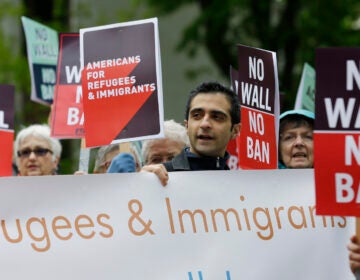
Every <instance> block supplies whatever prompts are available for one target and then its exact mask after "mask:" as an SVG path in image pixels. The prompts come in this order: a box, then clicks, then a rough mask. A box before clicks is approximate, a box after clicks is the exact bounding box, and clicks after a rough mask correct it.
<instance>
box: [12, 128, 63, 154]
mask: <svg viewBox="0 0 360 280" xmlns="http://www.w3.org/2000/svg"><path fill="white" fill-rule="evenodd" d="M28 136H35V137H38V138H41V139H44V140H46V141H47V142H48V143H49V144H50V147H51V150H52V152H53V154H52V158H53V160H55V159H56V158H60V156H61V151H62V146H61V143H60V141H59V140H58V139H56V138H53V137H51V130H50V127H49V126H48V125H46V124H33V125H30V126H28V127H25V128H23V129H21V130H20V131H19V133H18V134H17V136H16V139H15V142H14V156H15V158H16V159H17V153H18V151H19V148H20V144H21V142H22V141H23V140H24V139H25V138H26V137H28Z"/></svg>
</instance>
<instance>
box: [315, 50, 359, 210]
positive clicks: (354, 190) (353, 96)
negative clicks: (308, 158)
mask: <svg viewBox="0 0 360 280" xmlns="http://www.w3.org/2000/svg"><path fill="white" fill-rule="evenodd" d="M359 62H360V48H320V49H317V50H316V95H315V106H316V108H315V116H316V117H315V131H314V160H315V162H314V166H315V180H316V210H317V213H318V214H322V215H349V216H360V193H359V190H360V189H359V188H360V184H359V179H360V174H359V165H360V131H359V128H360V111H359V108H360V68H359Z"/></svg>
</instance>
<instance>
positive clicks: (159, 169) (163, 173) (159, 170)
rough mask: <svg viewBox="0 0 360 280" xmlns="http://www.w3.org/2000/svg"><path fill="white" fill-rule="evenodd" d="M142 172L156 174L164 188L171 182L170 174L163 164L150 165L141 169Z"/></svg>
mask: <svg viewBox="0 0 360 280" xmlns="http://www.w3.org/2000/svg"><path fill="white" fill-rule="evenodd" d="M140 172H152V173H155V174H156V175H157V176H158V177H159V180H160V182H161V185H163V186H164V187H165V186H166V185H167V182H168V180H169V174H168V172H167V170H166V168H165V166H164V165H163V164H149V165H145V166H144V167H143V168H141V170H140Z"/></svg>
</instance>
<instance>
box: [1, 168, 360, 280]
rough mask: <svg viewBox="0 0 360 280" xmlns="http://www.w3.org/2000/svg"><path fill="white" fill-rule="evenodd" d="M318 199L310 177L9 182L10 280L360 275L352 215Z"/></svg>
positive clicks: (240, 174) (4, 263) (5, 240)
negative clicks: (320, 209)
mask: <svg viewBox="0 0 360 280" xmlns="http://www.w3.org/2000/svg"><path fill="white" fill-rule="evenodd" d="M314 194H315V188H314V175H313V170H310V169H307V170H262V171H255V170H254V171H252V170H246V171H241V170H237V171H209V172H206V171H204V172H173V173H171V174H170V180H169V184H168V186H167V187H165V188H164V187H162V186H161V185H160V183H159V181H158V179H157V177H156V176H155V175H154V174H151V173H127V174H100V175H84V176H41V177H8V178H1V179H0V219H1V228H0V266H1V278H2V279H46V280H48V279H86V280H89V279H134V280H140V279H141V280H143V279H164V280H168V279H171V280H219V279H224V280H230V279H231V280H240V279H247V280H248V279H261V280H264V279H267V280H272V279H273V280H282V279H283V280H285V279H286V280H288V279H292V280H297V279H299V280H300V279H301V280H304V279H307V280H309V279H314V280H322V279H324V280H325V279H326V280H331V279H334V280H339V279H342V280H346V279H354V276H353V275H352V274H351V271H350V269H349V265H348V256H347V254H348V253H347V250H346V244H347V243H348V241H349V237H350V235H351V234H352V233H353V232H354V231H355V229H354V221H353V220H354V219H353V218H347V219H346V218H344V217H321V216H316V215H315V210H314V202H315V197H314Z"/></svg>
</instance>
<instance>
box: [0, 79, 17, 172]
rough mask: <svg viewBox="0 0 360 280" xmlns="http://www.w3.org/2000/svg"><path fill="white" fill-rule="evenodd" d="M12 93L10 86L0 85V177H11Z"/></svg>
mask: <svg viewBox="0 0 360 280" xmlns="http://www.w3.org/2000/svg"><path fill="white" fill-rule="evenodd" d="M14 91H15V87H14V86H12V85H0V143H1V145H0V150H1V151H0V154H1V156H0V176H11V175H12V151H13V142H14Z"/></svg>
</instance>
